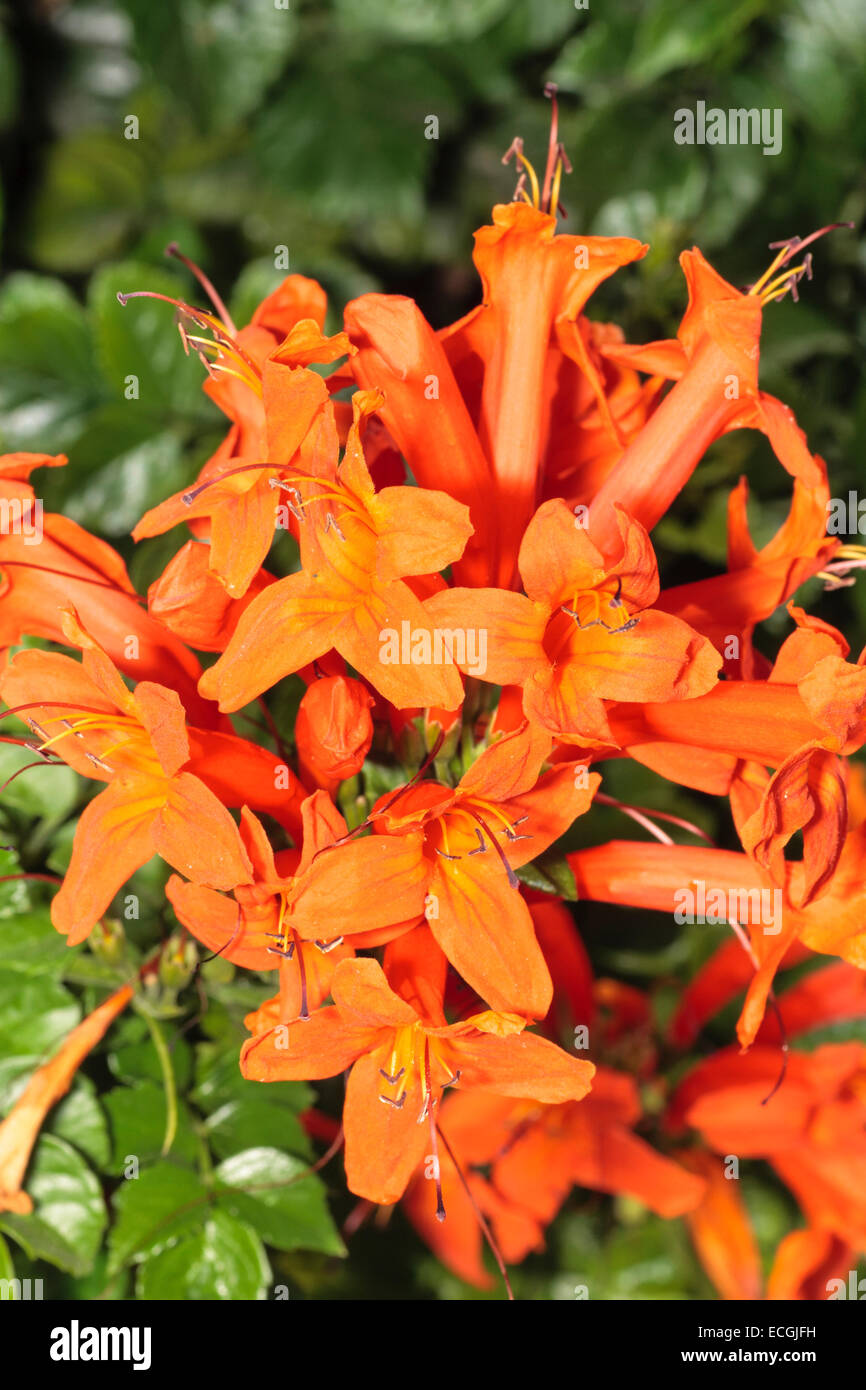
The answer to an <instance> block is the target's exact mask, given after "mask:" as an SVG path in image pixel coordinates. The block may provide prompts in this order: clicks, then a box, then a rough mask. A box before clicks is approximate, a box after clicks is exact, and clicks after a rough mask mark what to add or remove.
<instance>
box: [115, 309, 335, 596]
mask: <svg viewBox="0 0 866 1390" xmlns="http://www.w3.org/2000/svg"><path fill="white" fill-rule="evenodd" d="M349 348H350V344H349V342H348V339H347V338H346V336H345V334H342V333H340V334H337V335H336V337H334V338H325V337H323V336H322V334H321V332H320V331H319V329H318V327H317V325H316V324H315V323H314V322H313V321H312V320H309V319H304V320H301V321H300V322H299V323H297V324H296V325H295V326H294V328H293V329H292V331H291V332H290V333H289V335H288V337H287V338H286V340H285V342H284V343H282V344H281V345H280V346H279V347H275V348H274V350H273V351H272V352H271V353H270V355H269V357H268V358H267V360H266V361H265V363H264V364H263V367H262V370H261V377H260V379H259V376H258V375H257V369H256V370H254V369H253V367H252V365H250V366H249V367H248V375H249V382H248V383H247V385H246V386H245V387H244V390H248V391H250V393H251V394H252V393H253V392H254V391H255V390H257V391H258V393H259V397H260V399H259V408H260V409H262V408H263V419H264V425H265V438H264V439H261V438H260V431H256V432H255V433H254V436H253V440H252V441H251V443H250V444H249V445H248V446H247V447H248V448H249V449H250V452H248V453H246V454H238V453H235V452H231V453H230V452H229V450H230V449H231V448H232V446H233V443H234V440H233V439H232V437H231V436H230V437H229V440H227V441H226V444H225V446H224V448H223V449H222V450H221V451H220V452H219V453H217V454H216V455H215V456H214V458H213V459H211V461H210V463H209V464H208V465H207V466H206V468H205V469H204V470H203V472H202V474H201V475H200V478H199V482H198V484H197V486H196V487H194V488H192V489H190V490H187V491H185V492H182V493H176V494H175V496H174V497H170V498H168V500H167V501H165V502H161V503H160V505H159V506H158V507H154V508H153V509H152V510H151V511H149V512H147V513H146V514H145V515H144V516H143V517H142V519H141V521H140V522H139V523H138V525H137V526H136V528H135V530H134V531H133V533H132V534H133V538H134V539H135V540H141V539H142V538H143V537H145V536H158V535H161V534H162V533H163V532H164V531H168V530H170V529H171V527H173V526H177V525H178V524H179V523H180V522H202V521H207V522H208V523H209V530H210V553H209V558H210V567H211V569H212V570H213V571H214V573H215V574H216V575H217V576H218V577H219V579H220V581H221V582H222V583H223V584H224V585H225V588H226V590H227V592H228V593H229V595H230V596H231V597H232V598H242V597H243V595H244V594H245V593H246V591H247V589H248V588H249V586H250V584H251V583H252V581H253V579H254V578H255V576H256V575H257V574H258V571H259V569H260V567H261V565H262V563H263V562H264V559H265V556H266V555H267V553H268V550H269V549H270V546H271V541H272V540H273V535H274V527H275V526H276V524H277V520H278V513H277V501H276V497H275V493H274V483H275V482H276V481H277V479H278V476H279V472H280V469H281V467H283V468H284V467H285V465H287V464H288V463H289V462H290V461H291V460H292V459H293V458H294V456H295V455H296V453H297V452H298V451H299V450H300V448H301V445H302V444H303V443H304V441H305V440H306V438H307V437H308V436H309V435H311V434H312V433H313V432H314V430H315V427H316V426H317V425H318V424H320V423H321V422H322V417H323V416H324V414H325V412H326V408H328V406H329V396H328V388H327V386H326V384H325V382H324V381H323V379H322V378H321V377H320V376H319V375H317V373H316V372H313V371H309V370H308V368H307V365H306V364H307V363H309V362H332V361H334V359H335V358H338V357H342V356H344V355H345V353H346V352H348V351H349ZM254 399H257V398H256V397H255V395H254Z"/></svg>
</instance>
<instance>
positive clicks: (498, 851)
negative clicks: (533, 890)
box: [466, 806, 520, 888]
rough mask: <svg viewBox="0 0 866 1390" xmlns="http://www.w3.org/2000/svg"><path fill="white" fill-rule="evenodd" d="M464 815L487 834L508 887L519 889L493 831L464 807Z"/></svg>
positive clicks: (513, 873)
mask: <svg viewBox="0 0 866 1390" xmlns="http://www.w3.org/2000/svg"><path fill="white" fill-rule="evenodd" d="M466 814H467V815H468V816H471V817H472V819H473V820H477V821H478V824H479V825H480V826H481V828H482V830H486V831H487V834H488V836H489V838H490V843H491V844H492V846H493V848H494V850H495V851H496V854H497V855H498V857H499V859H500V861H501V863H502V867H503V868H504V870H505V872H506V874H507V876H508V882H509V884H510V886H511V887H512V888H519V887H520V884H519V882H518V880H517V875H516V874H515V872H514V870H513V869H512V867H511V865H510V864H509V862H508V860H507V859H506V857H505V851H504V850H503V848H502V846H501V845H500V843H499V841H498V840H497V839H496V836H495V835H494V834H493V831H492V830H491V829H490V826H489V825H488V824H487V822H486V821H485V820H483V819H482V818H481V816H478V815H476V814H475V812H474V811H470V809H469V807H468V806H467V807H466Z"/></svg>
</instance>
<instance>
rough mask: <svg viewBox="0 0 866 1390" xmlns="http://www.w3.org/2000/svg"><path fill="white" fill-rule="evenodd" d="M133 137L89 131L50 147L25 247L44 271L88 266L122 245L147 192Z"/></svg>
mask: <svg viewBox="0 0 866 1390" xmlns="http://www.w3.org/2000/svg"><path fill="white" fill-rule="evenodd" d="M136 145H137V142H136V141H135V140H126V139H124V135H123V126H122V123H121V121H120V120H118V121H117V125H116V128H115V130H114V131H112V132H108V131H102V130H87V131H82V132H81V133H80V134H77V135H73V136H71V137H70V138H69V139H67V140H62V141H61V142H60V143H59V144H55V145H53V146H50V147H49V154H48V163H47V166H46V168H45V171H44V174H43V177H42V182H41V187H40V189H39V193H38V196H37V198H36V202H35V204H34V207H33V212H32V216H31V219H30V222H31V225H30V236H29V240H28V251H29V254H30V257H31V258H32V259H33V260H34V261H35V262H36V264H37V265H41V266H44V267H45V268H46V269H48V270H62V271H81V270H89V269H90V268H91V266H94V265H97V264H98V263H99V262H100V261H102V260H105V258H106V257H108V256H111V255H114V254H116V253H117V251H118V250H119V249H120V247H121V246H122V244H123V241H124V239H125V238H126V237H127V236H128V234H129V232H130V231H131V229H132V227H133V225H134V223H135V220H136V218H137V217H138V215H139V212H140V210H141V209H142V207H143V206H144V204H145V200H146V198H147V194H148V183H149V180H148V179H147V177H146V171H145V168H144V166H143V162H142V158H141V155H140V153H139V152H138V150H137V148H136Z"/></svg>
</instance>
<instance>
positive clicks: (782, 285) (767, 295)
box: [747, 222, 854, 304]
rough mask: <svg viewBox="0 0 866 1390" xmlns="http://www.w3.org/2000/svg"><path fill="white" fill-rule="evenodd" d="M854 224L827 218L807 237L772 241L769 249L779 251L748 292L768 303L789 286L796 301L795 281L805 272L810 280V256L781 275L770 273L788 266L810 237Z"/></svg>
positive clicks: (783, 292) (808, 242) (823, 234)
mask: <svg viewBox="0 0 866 1390" xmlns="http://www.w3.org/2000/svg"><path fill="white" fill-rule="evenodd" d="M853 226H854V223H853V222H830V223H828V224H827V226H826V227H819V228H818V230H817V231H816V232H811V233H810V234H809V236H807V237H798V236H793V237H788V238H787V239H786V240H785V241H771V242H770V250H771V251H778V255H777V256H776V257H775V258H774V259H773V261H772V262H771V264H770V265H769V266H768V267H767V269H766V270H765V271H764V273H763V275H762V276H761V277H760V279H759V280H756V281H755V283H754V285H752V286H751V287H750V288H749V290H748V291H747V293H748V294H749V295H757V296H758V297H759V298H760V300H761V303H762V304H769V303H770V302H771V300H774V299H781V298H782V296H783V295H784V294H787V293H788V291H789V290H790V291H791V294H792V297H793V298H794V300H795V302H796V298H797V285H798V283H799V281H800V280H801V279H802V278H803V276H804V275H807V276H808V278H809V279H810V280H811V278H812V258H811V256H806V257H805V258H804V261H803V264H802V265H800V266H797V267H795V268H794V269H792V270H789V271H788V272H787V274H786V275H780V276H777V277H776V279H773V278H772V277H773V276H774V275H775V274H776V271H777V270H781V269H782V268H783V267H784V266H787V264H788V262H789V261H790V260H791V259H792V257H794V256H796V255H798V254H799V252H801V251H803V250H805V248H806V247H807V246H810V245H811V244H812V242H813V241H817V240H818V238H819V237H822V236H826V235H827V233H828V232H835V231H837V230H839V229H840V228H841V227H848V228H851V227H853Z"/></svg>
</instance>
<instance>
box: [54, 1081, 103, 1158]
mask: <svg viewBox="0 0 866 1390" xmlns="http://www.w3.org/2000/svg"><path fill="white" fill-rule="evenodd" d="M50 1129H51V1132H52V1134H56V1135H57V1137H58V1138H59V1139H65V1140H66V1141H67V1143H69V1144H72V1145H73V1146H74V1147H75V1148H76V1149H80V1150H81V1152H82V1153H83V1154H84V1156H85V1158H89V1159H90V1161H91V1163H94V1164H95V1165H96V1166H97V1168H104V1167H105V1165H106V1164H107V1163H108V1160H109V1157H110V1155H111V1141H110V1139H109V1134H108V1123H107V1121H106V1118H105V1112H104V1111H103V1109H102V1106H101V1105H100V1104H99V1101H98V1100H97V1098H96V1095H95V1091H94V1087H93V1084H92V1082H90V1081H87V1080H86V1079H85V1078H83V1077H81V1076H79V1078H78V1080H77V1081H76V1084H75V1086H74V1087H73V1089H72V1090H71V1091H70V1093H69V1095H68V1096H65V1097H64V1098H63V1100H61V1101H60V1104H59V1105H57V1106H56V1107H55V1108H54V1110H52V1111H51V1116H50Z"/></svg>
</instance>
